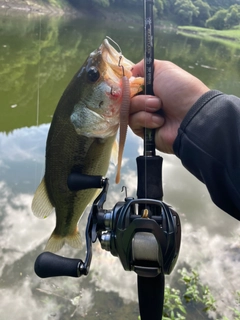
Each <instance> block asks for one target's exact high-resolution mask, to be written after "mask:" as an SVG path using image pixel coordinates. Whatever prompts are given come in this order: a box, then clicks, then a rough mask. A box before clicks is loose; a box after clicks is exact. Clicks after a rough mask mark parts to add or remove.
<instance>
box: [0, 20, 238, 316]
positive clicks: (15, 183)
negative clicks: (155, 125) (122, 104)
mask: <svg viewBox="0 0 240 320" xmlns="http://www.w3.org/2000/svg"><path fill="white" fill-rule="evenodd" d="M106 35H108V36H110V37H111V38H113V39H114V40H115V41H117V42H118V43H119V45H120V46H121V48H122V51H123V54H124V55H125V56H126V57H127V58H129V59H130V60H132V61H134V62H137V61H139V60H140V59H141V58H142V56H143V49H142V48H143V45H142V27H141V26H134V25H131V26H130V25H126V24H125V25H123V23H113V24H112V25H109V23H108V24H107V23H105V22H104V20H99V21H98V20H96V21H94V23H93V21H89V20H87V19H86V20H85V19H81V20H67V19H65V18H51V19H46V18H44V17H35V18H31V17H27V16H26V17H24V18H21V17H19V18H16V17H14V18H11V17H9V16H7V17H2V18H1V20H0V97H1V100H0V103H1V117H0V230H1V233H0V261H1V264H0V318H1V319H3V320H5V319H6V320H7V319H15V320H21V319H35V320H44V319H59V320H60V319H83V318H86V319H97V318H98V319H104V320H107V319H119V320H120V319H123V318H126V319H129V320H132V319H135V320H136V319H137V317H138V314H139V312H138V305H137V291H136V275H135V274H133V273H130V272H125V271H124V270H123V268H122V266H121V264H120V262H119V261H118V259H117V258H116V257H113V256H111V255H110V254H109V253H107V252H106V251H103V250H102V249H101V248H100V246H99V244H95V245H94V253H93V261H92V265H91V270H90V274H89V276H88V277H82V278H80V279H71V278H51V279H47V280H42V279H40V278H38V277H37V276H36V275H35V274H34V271H33V265H34V261H35V259H36V257H37V256H38V255H39V254H40V253H41V252H42V250H43V248H44V246H45V243H46V241H47V239H48V237H49V235H50V234H51V232H52V230H53V228H54V224H55V217H54V215H52V216H51V217H49V218H48V219H46V220H44V221H42V220H39V219H37V218H36V217H35V216H33V214H32V212H31V201H32V197H33V194H34V191H35V189H36V188H37V186H38V184H39V182H40V180H41V178H42V176H43V174H44V160H45V142H46V137H47V132H48V129H49V124H50V122H51V118H52V115H53V112H54V109H55V107H56V105H57V102H58V100H59V99H60V96H61V94H62V93H63V91H64V89H65V88H66V86H67V84H68V83H69V81H70V80H71V78H72V77H73V75H74V74H75V73H76V72H77V70H78V69H79V68H80V66H81V64H82V63H83V62H84V61H85V59H86V58H87V56H88V54H89V53H90V52H92V51H93V50H94V49H96V48H97V47H98V46H99V45H100V43H101V42H102V40H103V39H104V37H105V36H106ZM155 36H156V39H155V44H156V48H155V57H156V58H159V59H168V60H171V61H173V62H175V63H177V64H179V65H180V66H182V67H183V68H184V69H186V70H188V71H189V72H191V73H192V74H194V75H196V76H198V77H199V78H200V79H202V80H203V81H204V82H205V83H206V84H207V85H208V86H210V87H211V88H215V89H218V90H222V91H224V92H226V93H229V94H236V95H237V94H238V93H239V85H240V63H239V62H240V47H239V45H238V44H236V45H235V46H230V45H229V46H227V45H224V44H221V43H219V42H218V41H217V40H216V41H211V42H209V41H208V42H206V41H203V40H198V39H192V38H189V37H184V36H182V35H178V34H177V33H176V31H171V30H167V29H160V28H156V31H155ZM139 154H142V141H141V140H140V139H139V138H138V137H136V136H134V135H133V134H132V133H131V132H130V131H129V135H128V138H127V145H126V149H125V154H124V168H123V170H122V179H121V182H120V185H118V186H116V185H115V184H114V178H115V167H114V166H113V165H111V166H110V168H109V172H108V175H107V176H108V177H109V178H110V191H109V194H108V200H107V203H106V208H112V207H113V206H114V204H115V203H116V202H118V201H121V200H123V199H124V194H123V193H121V188H122V186H123V185H124V186H127V188H128V194H129V195H132V196H134V197H136V164H135V158H136V157H137V156H138V155H139ZM162 156H163V157H164V165H163V183H164V199H165V201H166V202H167V203H169V204H171V205H172V206H173V207H174V208H175V209H176V210H177V211H178V212H179V214H180V217H181V222H182V247H181V253H180V257H179V261H178V265H177V267H176V268H175V269H174V271H173V273H172V275H171V276H168V277H167V282H168V283H170V284H171V285H172V286H175V285H177V281H178V278H179V275H178V272H177V270H178V268H181V267H182V266H190V267H192V268H195V269H197V270H198V271H199V273H200V277H201V281H202V282H203V283H205V284H208V285H209V287H210V288H211V290H212V292H213V294H214V296H215V298H216V299H217V301H218V310H219V311H220V312H223V313H224V314H225V315H229V319H231V317H230V314H231V312H230V311H229V307H230V306H232V307H236V303H235V300H234V294H235V292H236V290H237V289H239V287H240V271H239V270H240V262H239V261H240V259H239V231H240V228H239V223H238V222H237V221H236V220H234V219H233V218H231V217H229V216H228V215H227V214H225V213H224V212H222V211H221V210H220V209H218V208H217V207H216V206H215V205H214V204H213V203H212V202H211V200H210V198H209V195H208V193H207V191H206V188H205V186H204V185H203V184H202V183H200V182H199V181H197V180H196V179H195V178H194V177H193V176H191V174H190V173H188V172H187V171H186V170H185V169H184V168H183V167H182V166H181V163H180V161H179V160H178V159H177V158H176V157H174V156H169V155H162ZM87 212H89V208H88V209H87ZM86 219H87V214H85V216H84V217H83V219H82V220H81V221H80V230H81V232H82V234H84V228H85V225H86ZM60 254H62V255H66V256H69V257H79V258H82V259H84V257H85V252H84V250H82V251H81V252H78V251H77V250H73V249H71V248H69V247H67V246H66V247H64V248H63V249H62V251H61V252H60ZM210 316H211V315H209V316H208V315H206V314H205V315H204V313H201V312H199V310H194V309H192V308H189V310H188V316H187V319H193V318H194V319H208V318H209V317H210ZM213 319H214V315H213Z"/></svg>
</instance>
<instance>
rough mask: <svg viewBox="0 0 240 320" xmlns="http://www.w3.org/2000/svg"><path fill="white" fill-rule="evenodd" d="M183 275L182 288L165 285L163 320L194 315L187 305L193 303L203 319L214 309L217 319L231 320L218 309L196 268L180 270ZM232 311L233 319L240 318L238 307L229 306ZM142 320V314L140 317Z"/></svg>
mask: <svg viewBox="0 0 240 320" xmlns="http://www.w3.org/2000/svg"><path fill="white" fill-rule="evenodd" d="M179 273H180V275H181V277H180V279H179V282H180V284H182V286H181V288H180V289H175V288H170V287H169V286H166V287H165V293H164V309H163V317H162V320H186V319H190V318H193V317H194V316H193V315H191V314H188V312H187V306H188V305H189V304H192V306H194V309H195V312H196V311H197V313H198V314H199V315H200V317H201V319H203V318H204V319H205V318H208V317H207V312H208V311H213V312H215V315H216V320H229V318H228V317H226V316H225V315H221V314H219V313H218V312H217V310H216V301H215V299H214V297H213V295H212V293H211V291H210V289H209V287H208V286H207V285H204V284H202V283H201V282H200V279H199V273H198V272H197V271H196V270H191V271H187V269H186V268H183V269H181V270H179ZM239 300H240V291H237V292H236V304H238V305H239ZM229 310H230V311H231V312H232V319H235V320H240V311H239V310H238V309H237V308H232V307H229ZM138 319H139V320H141V318H140V316H139V317H138Z"/></svg>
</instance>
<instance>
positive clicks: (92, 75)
mask: <svg viewBox="0 0 240 320" xmlns="http://www.w3.org/2000/svg"><path fill="white" fill-rule="evenodd" d="M87 76H88V80H89V81H91V82H96V81H97V80H98V79H99V77H100V73H99V71H98V69H97V68H96V67H90V68H89V70H88V73H87Z"/></svg>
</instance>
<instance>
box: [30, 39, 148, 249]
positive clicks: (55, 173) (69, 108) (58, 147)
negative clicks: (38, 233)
mask: <svg viewBox="0 0 240 320" xmlns="http://www.w3.org/2000/svg"><path fill="white" fill-rule="evenodd" d="M133 66H134V64H133V63H132V62H131V61H129V60H128V59H126V58H125V57H124V56H122V55H120V54H119V52H117V50H115V49H114V48H113V47H112V46H111V45H110V43H109V42H108V40H107V39H105V40H104V41H103V43H102V44H101V45H100V47H99V48H98V49H96V50H95V51H93V52H92V53H91V54H90V55H89V57H88V58H87V59H86V61H85V63H84V64H83V66H82V67H81V68H80V70H79V71H78V72H77V73H76V74H75V76H74V77H73V79H72V81H71V82H70V84H69V85H68V87H67V88H66V90H65V91H64V93H63V95H62V97H61V99H60V101H59V103H58V105H57V108H56V110H55V113H54V115H53V119H52V123H51V126H50V129H49V132H48V137H47V144H46V164H45V176H44V177H43V179H42V182H41V183H40V185H39V187H38V188H37V191H36V193H35V196H34V198H33V202H32V211H33V213H34V214H35V215H36V216H37V217H39V218H46V217H47V216H49V214H50V213H51V212H52V211H53V208H55V211H56V227H55V229H54V231H53V233H52V235H51V237H50V238H49V240H48V242H47V245H46V248H45V250H46V251H51V252H57V251H59V250H60V249H61V248H62V246H63V245H64V243H65V242H66V243H68V244H69V245H70V246H72V247H74V248H81V237H80V235H79V231H78V227H77V224H78V221H79V219H80V217H81V215H82V214H83V212H84V210H85V208H86V206H87V205H88V204H89V203H90V201H91V200H92V198H93V197H94V195H95V194H96V190H95V189H87V190H81V191H77V192H73V191H70V190H69V189H68V186H67V178H68V176H69V174H70V173H71V172H73V171H74V172H79V173H82V174H87V175H102V176H104V175H105V174H106V172H107V169H108V166H109V161H110V158H111V153H112V149H114V148H115V147H116V144H115V138H116V134H117V130H118V127H119V122H120V127H121V122H125V121H126V119H125V120H124V119H123V120H120V109H121V108H124V105H123V104H124V103H125V102H126V101H128V100H129V101H130V97H132V96H134V95H136V94H137V93H139V92H140V91H142V87H143V83H144V81H143V78H140V77H139V78H135V77H133V76H132V73H131V69H132V68H133ZM123 78H124V81H123ZM126 81H127V82H129V84H127V86H128V89H129V90H127V93H126V94H127V98H126V96H125V97H124V94H125V89H124V88H126ZM123 82H124V84H123ZM127 103H128V102H127ZM124 126H125V127H126V123H125V124H124ZM121 143H122V144H124V142H121ZM122 148H123V146H119V149H122ZM115 152H116V150H115ZM118 158H120V157H118ZM118 161H120V162H121V159H120V160H118ZM117 180H119V178H118V179H117Z"/></svg>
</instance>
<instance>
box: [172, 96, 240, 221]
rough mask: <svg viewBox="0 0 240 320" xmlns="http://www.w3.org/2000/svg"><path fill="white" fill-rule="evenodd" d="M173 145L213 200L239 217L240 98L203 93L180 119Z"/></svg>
mask: <svg viewBox="0 0 240 320" xmlns="http://www.w3.org/2000/svg"><path fill="white" fill-rule="evenodd" d="M173 149H174V152H175V154H176V155H177V156H178V157H179V158H180V159H181V161H182V164H183V165H184V166H185V167H186V169H187V170H188V171H190V172H191V173H192V174H193V175H194V176H195V177H197V178H198V179H199V180H200V181H202V182H203V183H205V185H206V186H207V188H208V191H209V193H210V196H211V198H212V200H213V202H214V203H215V204H216V205H217V206H218V207H219V208H221V209H222V210H224V211H226V212H227V213H229V214H230V215H232V216H233V217H234V218H236V219H238V220H240V99H239V98H237V97H235V96H231V95H226V94H223V93H222V92H219V91H214V90H212V91H209V92H207V93H206V94H204V95H203V96H202V97H201V98H200V99H199V100H198V101H197V102H196V103H195V104H194V105H193V107H192V108H191V109H190V110H189V112H188V113H187V115H186V117H185V118H184V120H183V122H182V123H181V126H180V128H179V131H178V136H177V138H176V140H175V141H174V146H173Z"/></svg>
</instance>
